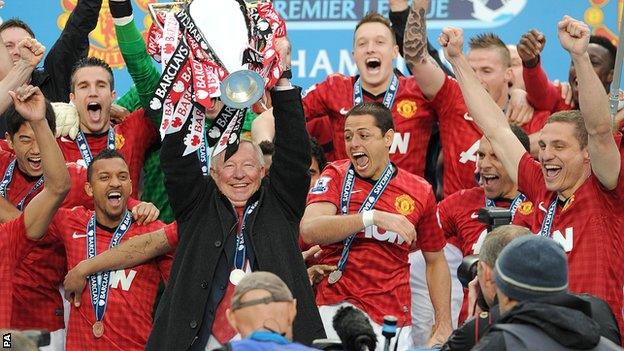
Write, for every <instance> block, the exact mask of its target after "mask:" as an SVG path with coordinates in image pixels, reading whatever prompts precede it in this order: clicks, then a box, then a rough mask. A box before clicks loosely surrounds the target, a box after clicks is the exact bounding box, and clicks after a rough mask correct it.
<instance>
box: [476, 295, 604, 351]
mask: <svg viewBox="0 0 624 351" xmlns="http://www.w3.org/2000/svg"><path fill="white" fill-rule="evenodd" d="M591 311H592V307H591V304H590V302H588V301H586V300H584V299H582V298H580V297H578V296H574V295H570V294H559V295H555V296H549V297H545V298H540V299H535V300H531V301H525V302H521V303H519V304H518V305H516V306H515V307H514V308H512V309H511V310H510V311H509V312H508V313H506V314H505V315H504V316H502V317H501V318H500V319H499V321H498V322H497V323H496V324H495V325H494V326H492V328H490V330H489V331H488V332H487V334H486V335H485V336H484V337H483V338H482V339H481V341H480V342H479V343H478V344H477V346H475V348H473V350H497V351H505V350H507V348H506V347H505V337H506V336H507V337H509V336H510V333H508V332H507V331H505V330H503V329H504V326H505V325H517V324H521V325H525V326H530V327H533V328H532V330H533V331H538V335H539V338H541V339H539V340H537V339H536V338H535V337H532V338H531V340H527V342H531V343H535V344H542V345H546V344H547V343H549V342H552V341H553V340H554V341H555V342H556V343H558V346H560V347H561V348H562V349H574V350H593V349H595V348H596V347H597V346H598V345H599V343H604V342H609V343H611V342H610V341H608V340H607V339H606V338H602V339H601V335H600V332H601V327H600V326H599V325H598V323H596V322H595V321H594V320H593V319H592V318H591V317H590V315H591V313H592V312H591ZM498 325H502V326H503V327H501V328H498V327H497V326H498Z"/></svg>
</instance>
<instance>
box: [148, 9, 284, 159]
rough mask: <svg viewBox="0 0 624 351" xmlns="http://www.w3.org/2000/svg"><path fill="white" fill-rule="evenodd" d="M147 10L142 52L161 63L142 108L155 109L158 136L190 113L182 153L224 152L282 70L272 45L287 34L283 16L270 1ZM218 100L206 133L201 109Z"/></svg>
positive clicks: (179, 125)
mask: <svg viewBox="0 0 624 351" xmlns="http://www.w3.org/2000/svg"><path fill="white" fill-rule="evenodd" d="M149 8H150V13H151V15H152V19H153V22H154V24H153V25H152V27H151V28H150V31H149V36H148V52H149V53H150V54H151V55H152V56H153V57H154V58H155V59H156V60H157V61H159V62H160V63H161V64H162V68H163V73H162V76H161V79H160V82H159V84H158V86H157V87H156V90H155V94H154V97H153V98H152V100H151V101H150V110H151V111H149V112H152V113H162V123H161V126H160V132H161V137H164V136H165V135H166V134H170V133H174V132H178V131H180V130H181V129H182V127H183V126H184V125H185V123H186V122H187V120H188V118H189V117H190V118H192V120H191V123H190V126H189V128H188V133H187V134H186V136H185V138H184V143H185V145H186V149H185V151H184V153H183V155H187V154H189V153H191V152H194V151H198V150H199V151H200V155H202V153H203V154H204V155H203V158H207V156H206V154H207V152H206V149H208V148H211V147H214V148H215V150H214V154H217V153H219V152H221V151H223V150H227V151H226V158H227V157H229V156H230V155H232V154H233V153H234V152H235V151H236V149H237V146H238V142H239V136H240V131H241V128H242V124H243V120H244V117H245V113H246V110H247V109H248V108H250V107H251V106H252V105H254V104H255V103H256V102H258V101H259V100H260V99H261V98H262V96H263V95H264V92H265V90H266V89H269V88H271V87H272V86H274V85H275V83H276V82H277V80H278V79H279V78H280V77H281V75H282V72H283V70H284V67H282V65H281V64H280V62H281V60H280V57H279V54H278V53H277V51H276V50H275V48H274V43H275V40H276V39H278V38H282V37H285V36H286V27H285V24H284V21H283V20H282V18H281V17H280V16H279V15H278V14H277V12H276V11H275V9H274V8H273V4H272V3H271V2H270V1H269V0H245V1H243V0H185V1H180V2H171V3H153V4H149ZM217 98H218V99H220V100H221V101H222V102H223V103H224V104H225V107H224V108H222V109H221V111H220V112H219V115H218V116H217V117H216V119H215V120H214V123H212V126H211V128H210V129H208V130H207V131H206V130H205V127H204V125H205V111H207V110H212V109H214V106H213V104H214V102H215V99H217ZM206 144H207V145H206ZM200 158H202V157H200ZM204 168H205V169H204V171H207V165H205V166H204Z"/></svg>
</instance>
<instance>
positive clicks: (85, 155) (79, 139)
mask: <svg viewBox="0 0 624 351" xmlns="http://www.w3.org/2000/svg"><path fill="white" fill-rule="evenodd" d="M76 145H78V150H79V151H80V154H81V155H82V159H83V160H84V161H85V164H86V165H87V166H89V165H90V164H91V161H92V160H93V154H91V149H90V148H89V143H88V142H87V138H86V137H85V135H84V133H83V132H82V130H81V131H79V132H78V134H77V135H76ZM107 145H108V146H107V147H108V148H109V149H110V150H115V131H114V130H113V128H112V127H111V128H109V129H108V142H107Z"/></svg>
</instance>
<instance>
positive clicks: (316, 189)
mask: <svg viewBox="0 0 624 351" xmlns="http://www.w3.org/2000/svg"><path fill="white" fill-rule="evenodd" d="M342 180H343V177H342V175H341V174H340V172H338V169H337V168H336V167H335V166H333V165H332V164H329V165H327V166H326V167H325V170H324V171H323V173H322V174H321V176H320V177H319V179H318V180H317V181H316V184H314V186H313V187H312V188H311V189H310V192H309V193H308V205H309V204H313V203H315V202H331V203H332V204H334V206H336V208H337V209H340V191H341V190H342Z"/></svg>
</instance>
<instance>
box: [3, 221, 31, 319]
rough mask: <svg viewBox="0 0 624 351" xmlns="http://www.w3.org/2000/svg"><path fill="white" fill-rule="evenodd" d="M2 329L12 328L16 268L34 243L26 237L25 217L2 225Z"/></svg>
mask: <svg viewBox="0 0 624 351" xmlns="http://www.w3.org/2000/svg"><path fill="white" fill-rule="evenodd" d="M0 238H1V239H2V240H0V255H2V259H1V260H0V328H6V329H8V328H10V325H11V304H12V299H13V275H14V272H15V267H16V265H17V263H18V262H19V261H20V259H21V257H22V256H23V254H24V252H25V251H27V250H28V246H29V245H31V244H32V243H33V242H31V241H30V240H28V238H27V237H26V227H25V225H24V216H23V215H21V216H19V217H18V218H16V219H14V220H12V221H9V222H6V223H1V224H0Z"/></svg>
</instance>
